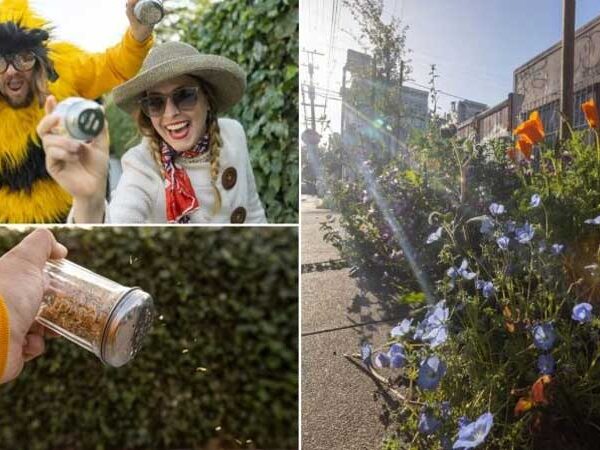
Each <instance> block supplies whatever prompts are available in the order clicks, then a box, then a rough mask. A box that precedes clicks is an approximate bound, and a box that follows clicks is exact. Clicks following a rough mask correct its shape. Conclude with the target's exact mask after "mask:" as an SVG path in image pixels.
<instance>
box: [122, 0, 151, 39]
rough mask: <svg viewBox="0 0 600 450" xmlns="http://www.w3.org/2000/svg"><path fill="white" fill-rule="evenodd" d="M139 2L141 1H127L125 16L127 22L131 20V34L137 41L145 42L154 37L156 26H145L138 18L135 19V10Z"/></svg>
mask: <svg viewBox="0 0 600 450" xmlns="http://www.w3.org/2000/svg"><path fill="white" fill-rule="evenodd" d="M138 1H139V0H127V3H126V4H125V14H126V15H127V20H129V27H130V28H131V33H132V34H133V37H134V38H135V40H136V41H138V42H144V41H145V40H146V39H148V38H149V37H150V36H151V35H152V30H153V29H154V26H148V25H144V24H143V23H142V22H140V21H139V20H138V19H137V17H135V14H134V13H133V9H134V8H135V5H136V3H137V2H138Z"/></svg>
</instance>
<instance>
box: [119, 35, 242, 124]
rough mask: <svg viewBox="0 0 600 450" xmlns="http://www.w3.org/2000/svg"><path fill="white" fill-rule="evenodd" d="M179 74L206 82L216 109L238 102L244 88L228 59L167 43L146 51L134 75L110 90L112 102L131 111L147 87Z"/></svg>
mask: <svg viewBox="0 0 600 450" xmlns="http://www.w3.org/2000/svg"><path fill="white" fill-rule="evenodd" d="M180 75H191V76H193V77H196V78H199V79H201V80H202V81H203V82H204V83H205V84H207V85H208V87H209V89H210V90H211V93H212V95H213V96H214V99H215V103H216V105H215V107H216V109H217V112H223V111H225V110H227V109H229V108H231V107H232V106H233V105H235V104H236V103H237V102H239V101H240V99H241V98H242V96H243V95H244V90H245V89H246V74H245V73H244V71H243V70H242V68H241V67H240V66H239V65H237V64H236V63H234V62H233V61H231V60H230V59H227V58H224V57H222V56H217V55H206V54H202V53H200V52H199V51H198V50H196V49H195V48H194V47H192V46H191V45H189V44H185V43H183V42H167V43H165V44H162V45H159V46H157V47H155V48H153V49H152V50H151V51H150V53H149V54H148V56H146V59H145V60H144V63H143V64H142V67H141V69H140V71H139V73H138V74H137V75H136V76H135V77H133V78H131V79H130V80H129V81H126V82H125V83H123V84H122V85H120V86H118V87H117V88H115V89H114V90H113V98H114V101H115V103H116V105H117V106H118V107H119V108H121V109H123V110H124V111H126V112H128V113H130V114H131V113H133V112H134V111H136V110H137V109H138V108H139V100H140V98H141V97H142V96H143V95H144V94H145V93H146V91H147V90H148V89H150V88H152V87H153V86H156V85H157V84H159V83H161V82H163V81H166V80H170V79H172V78H176V77H178V76H180Z"/></svg>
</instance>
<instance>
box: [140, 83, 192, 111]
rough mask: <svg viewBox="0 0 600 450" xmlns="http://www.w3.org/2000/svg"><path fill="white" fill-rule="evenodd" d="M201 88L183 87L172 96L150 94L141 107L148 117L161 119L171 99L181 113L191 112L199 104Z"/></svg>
mask: <svg viewBox="0 0 600 450" xmlns="http://www.w3.org/2000/svg"><path fill="white" fill-rule="evenodd" d="M199 91H200V87H199V86H190V87H181V88H178V89H175V90H174V91H173V92H171V93H170V94H148V95H146V96H145V97H142V98H141V99H140V100H139V102H140V107H141V108H142V111H143V112H144V114H146V115H147V116H148V117H160V116H162V115H163V113H164V112H165V109H166V108H167V102H168V101H169V98H170V99H171V101H172V102H173V104H174V105H175V108H177V109H178V110H179V111H190V110H192V109H194V107H195V106H196V103H198V92H199Z"/></svg>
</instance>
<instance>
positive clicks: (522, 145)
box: [506, 136, 533, 164]
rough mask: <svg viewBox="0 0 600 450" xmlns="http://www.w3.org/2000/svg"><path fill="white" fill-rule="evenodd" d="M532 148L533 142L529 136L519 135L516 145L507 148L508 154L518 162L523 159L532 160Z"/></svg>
mask: <svg viewBox="0 0 600 450" xmlns="http://www.w3.org/2000/svg"><path fill="white" fill-rule="evenodd" d="M532 149H533V144H532V143H531V141H530V140H529V139H528V138H527V136H519V139H518V140H517V143H516V145H515V147H510V148H508V149H507V150H506V156H508V157H509V158H510V159H511V160H512V161H513V162H514V163H517V164H518V163H520V162H521V161H523V160H526V161H530V160H531V150H532Z"/></svg>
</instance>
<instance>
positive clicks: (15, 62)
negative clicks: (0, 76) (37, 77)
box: [0, 52, 37, 73]
mask: <svg viewBox="0 0 600 450" xmlns="http://www.w3.org/2000/svg"><path fill="white" fill-rule="evenodd" d="M36 62H37V58H36V56H35V54H34V53H33V52H21V53H17V54H16V55H0V73H4V72H6V71H7V70H8V66H9V65H11V64H12V66H13V67H14V68H15V69H16V70H18V71H19V72H27V71H28V70H31V69H33V66H35V63H36Z"/></svg>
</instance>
